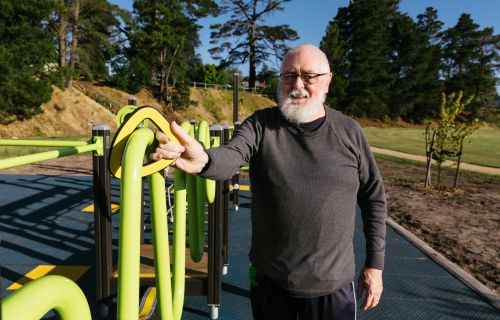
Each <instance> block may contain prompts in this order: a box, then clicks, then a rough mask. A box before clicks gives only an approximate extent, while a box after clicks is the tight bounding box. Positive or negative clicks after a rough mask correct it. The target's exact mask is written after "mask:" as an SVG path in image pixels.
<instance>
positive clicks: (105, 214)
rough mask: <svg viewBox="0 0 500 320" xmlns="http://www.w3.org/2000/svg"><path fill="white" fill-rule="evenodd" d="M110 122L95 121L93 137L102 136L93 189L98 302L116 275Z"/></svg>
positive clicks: (94, 157)
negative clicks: (114, 268)
mask: <svg viewBox="0 0 500 320" xmlns="http://www.w3.org/2000/svg"><path fill="white" fill-rule="evenodd" d="M109 131H110V128H109V126H108V125H96V126H94V127H93V128H92V137H102V139H103V151H102V155H100V156H99V155H97V152H94V154H93V157H92V164H93V184H94V186H93V191H94V229H95V230H94V231H95V250H96V288H97V292H96V300H97V301H98V302H100V301H102V300H104V299H107V298H109V297H110V296H111V281H112V279H113V255H112V253H113V252H112V234H111V182H110V175H109V172H108V168H107V165H108V157H109V148H110V140H109Z"/></svg>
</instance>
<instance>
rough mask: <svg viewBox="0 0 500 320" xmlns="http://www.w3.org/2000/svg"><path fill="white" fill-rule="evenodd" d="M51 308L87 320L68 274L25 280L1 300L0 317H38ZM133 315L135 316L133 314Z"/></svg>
mask: <svg viewBox="0 0 500 320" xmlns="http://www.w3.org/2000/svg"><path fill="white" fill-rule="evenodd" d="M50 310H54V311H55V312H56V313H57V314H58V315H59V318H60V319H61V320H90V319H92V318H91V315H90V308H89V304H88V302H87V299H86V298H85V295H84V294H83V292H82V290H81V289H80V288H79V287H78V286H77V285H76V283H74V282H73V281H71V280H69V279H68V278H65V277H62V276H57V275H49V276H45V277H42V278H39V279H36V280H33V281H31V282H29V283H28V284H26V285H24V286H23V287H22V288H20V289H18V290H16V291H15V292H14V293H12V294H11V295H10V296H8V297H6V298H5V299H3V301H2V311H1V312H2V319H16V320H33V319H41V318H42V317H43V316H44V315H45V314H46V313H47V312H49V311H50ZM136 319H137V318H136Z"/></svg>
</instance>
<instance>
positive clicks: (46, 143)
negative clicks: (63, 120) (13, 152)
mask: <svg viewBox="0 0 500 320" xmlns="http://www.w3.org/2000/svg"><path fill="white" fill-rule="evenodd" d="M87 144H88V142H87V141H79V140H76V141H70V140H20V139H19V140H18V139H0V146H7V147H18V146H23V147H80V146H84V145H87Z"/></svg>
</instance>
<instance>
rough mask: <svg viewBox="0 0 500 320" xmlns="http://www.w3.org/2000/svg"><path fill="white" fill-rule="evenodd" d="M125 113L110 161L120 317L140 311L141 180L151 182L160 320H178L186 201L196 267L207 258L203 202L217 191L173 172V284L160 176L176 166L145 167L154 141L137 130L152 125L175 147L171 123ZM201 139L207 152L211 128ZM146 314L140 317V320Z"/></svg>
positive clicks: (144, 112) (153, 115)
mask: <svg viewBox="0 0 500 320" xmlns="http://www.w3.org/2000/svg"><path fill="white" fill-rule="evenodd" d="M127 111H128V113H126V114H125V113H122V117H123V118H124V119H125V118H127V120H126V121H125V122H124V123H122V124H121V126H120V128H119V129H118V132H117V133H116V135H115V138H114V140H113V143H112V148H111V151H110V157H109V168H110V172H111V173H112V174H113V175H114V176H115V177H117V178H120V179H121V180H120V189H121V193H120V206H121V211H120V227H119V230H120V231H119V249H118V273H117V277H118V289H117V300H118V306H117V316H118V318H120V319H132V318H134V319H135V318H137V310H139V301H138V299H137V297H138V296H139V291H140V288H139V287H140V283H141V278H140V255H141V239H140V234H141V228H140V226H141V207H142V203H141V195H142V179H141V178H142V177H143V176H147V177H148V181H149V193H150V201H151V217H152V233H153V250H154V261H155V263H154V268H155V273H154V279H155V286H156V288H155V292H156V295H157V297H158V298H157V301H158V303H157V309H158V316H159V317H160V319H180V317H181V314H182V306H183V301H184V293H185V250H186V197H187V199H188V211H189V214H188V217H189V229H190V230H189V243H190V251H191V258H192V259H193V261H195V262H198V261H200V260H201V258H202V257H203V248H204V231H205V224H204V221H205V220H204V205H205V201H204V199H205V198H209V199H214V198H215V195H214V193H215V188H214V187H213V183H209V184H207V185H206V184H205V182H204V179H201V178H199V177H194V176H192V175H186V174H185V173H184V172H182V171H179V170H177V169H176V170H175V171H174V227H173V251H174V253H173V267H172V269H173V270H172V271H173V272H172V281H171V279H170V278H171V276H170V274H171V272H170V263H171V261H170V255H169V239H168V223H167V211H166V203H167V201H166V198H165V194H166V189H165V179H164V177H163V174H162V173H160V172H159V171H161V170H162V169H163V168H165V167H166V166H167V165H169V164H171V163H172V162H173V160H166V159H163V161H161V160H160V161H158V162H147V163H146V164H145V165H144V164H143V161H144V156H145V154H149V153H150V152H148V148H153V147H154V145H155V137H154V133H153V131H152V130H150V129H148V128H145V127H142V128H137V127H138V126H139V124H140V123H143V122H144V120H145V119H148V120H150V121H151V122H152V123H153V124H155V125H156V126H157V127H158V128H159V129H160V130H162V131H163V132H164V133H166V134H167V136H168V137H169V139H170V140H172V141H174V142H176V143H178V140H177V138H176V137H175V136H174V135H173V134H172V132H171V131H170V126H169V124H168V122H167V121H166V120H165V118H164V117H163V116H162V115H161V114H160V113H159V112H158V111H157V110H156V109H154V108H152V107H140V108H137V109H135V108H128V110H127ZM181 126H182V128H183V129H184V130H186V131H187V132H188V133H190V134H191V135H193V136H194V126H192V125H191V124H189V123H187V122H185V123H183V124H182V125H181ZM198 139H199V140H200V141H202V142H203V143H204V144H205V145H207V146H209V145H208V144H207V141H209V134H208V124H207V123H202V125H201V127H199V128H198ZM149 151H151V150H149ZM207 186H208V188H207ZM198 195H200V196H198ZM149 292H153V291H152V290H150V291H149ZM217 306H218V305H217ZM146 313H147V312H141V314H146Z"/></svg>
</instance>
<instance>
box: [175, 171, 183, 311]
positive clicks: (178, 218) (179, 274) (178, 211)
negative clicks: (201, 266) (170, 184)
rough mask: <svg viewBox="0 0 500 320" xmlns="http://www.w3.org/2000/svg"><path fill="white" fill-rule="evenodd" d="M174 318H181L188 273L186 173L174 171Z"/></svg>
mask: <svg viewBox="0 0 500 320" xmlns="http://www.w3.org/2000/svg"><path fill="white" fill-rule="evenodd" d="M173 259H174V267H173V271H174V272H173V278H174V281H173V286H172V295H173V301H174V319H175V320H178V319H181V316H182V308H183V305H184V289H185V274H186V173H185V172H183V171H181V170H179V169H175V171H174V258H173Z"/></svg>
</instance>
